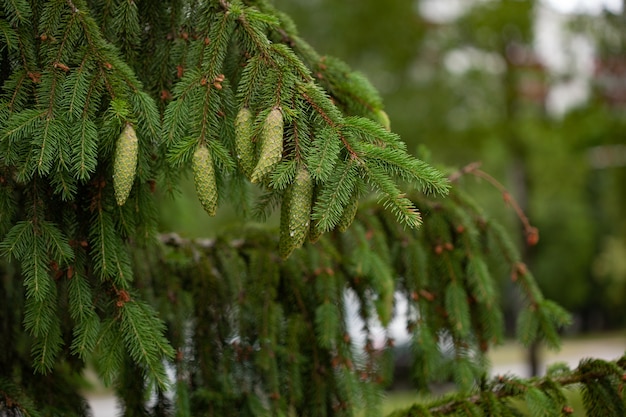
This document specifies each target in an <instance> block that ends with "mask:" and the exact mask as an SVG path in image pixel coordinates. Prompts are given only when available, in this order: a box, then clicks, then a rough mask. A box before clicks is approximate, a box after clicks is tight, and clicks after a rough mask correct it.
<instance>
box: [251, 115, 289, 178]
mask: <svg viewBox="0 0 626 417" xmlns="http://www.w3.org/2000/svg"><path fill="white" fill-rule="evenodd" d="M283 127H284V126H283V114H282V112H281V111H280V108H278V107H275V108H273V109H272V111H270V112H269V114H268V115H267V118H266V119H265V123H264V124H263V129H262V130H261V138H260V139H261V151H260V153H259V161H258V162H257V164H256V166H255V167H254V170H253V171H252V174H251V176H250V181H252V182H260V181H261V180H262V179H263V177H265V176H266V175H267V174H269V173H270V172H271V171H272V169H273V168H274V167H275V166H276V164H278V163H279V162H280V160H281V159H282V157H283Z"/></svg>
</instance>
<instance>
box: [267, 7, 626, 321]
mask: <svg viewBox="0 0 626 417" xmlns="http://www.w3.org/2000/svg"><path fill="white" fill-rule="evenodd" d="M275 3H276V5H277V7H278V8H279V9H281V10H283V11H285V12H287V14H289V15H290V16H291V17H292V18H293V19H294V20H295V23H296V25H297V26H298V28H299V30H300V34H301V35H302V37H303V38H304V39H306V40H308V41H309V42H310V43H312V44H313V46H314V47H315V48H316V49H317V50H318V51H319V52H320V53H321V54H328V55H333V56H336V57H339V58H341V59H343V60H345V61H347V62H348V64H350V65H351V66H352V67H353V68H354V69H357V70H359V71H361V72H363V73H364V74H365V75H366V76H367V77H368V78H369V79H370V80H371V81H372V82H373V84H374V85H375V86H376V87H377V88H378V89H379V91H380V92H381V94H382V96H383V100H384V103H385V109H386V111H387V113H388V114H389V116H390V118H391V122H392V130H393V131H394V132H397V133H399V134H400V135H401V136H402V138H403V139H404V140H405V141H406V142H407V143H408V144H409V148H410V149H412V150H413V151H414V153H415V154H417V155H418V156H420V157H422V158H426V159H428V160H429V162H431V163H434V164H435V165H440V166H444V167H448V168H453V169H458V168H460V167H462V166H465V165H467V164H469V163H472V162H477V161H478V162H481V163H482V169H483V170H484V171H486V172H488V173H489V174H491V175H492V176H494V177H495V178H497V179H498V180H499V181H500V182H502V183H503V184H504V185H505V187H506V188H507V189H508V190H509V191H510V193H511V194H512V195H513V196H514V198H515V199H516V200H517V201H518V202H519V204H520V206H522V208H523V209H524V211H525V212H526V214H527V216H528V217H529V219H530V222H531V223H532V225H533V226H536V227H537V228H538V229H539V233H540V240H539V243H538V245H536V246H535V247H533V248H532V250H528V251H527V253H525V257H526V260H527V262H528V264H529V265H530V266H531V268H532V270H533V271H534V273H535V275H536V277H537V279H538V281H539V282H540V284H541V287H542V289H543V291H544V293H545V295H546V296H547V297H549V298H551V299H553V300H555V301H557V302H558V303H560V304H561V305H562V306H564V307H565V308H567V309H568V310H569V311H571V312H572V313H573V315H574V325H573V326H572V327H571V328H570V329H568V330H567V331H568V332H570V333H580V332H598V331H611V330H616V329H623V328H624V327H625V326H626V10H625V9H626V7H625V3H626V1H624V0H542V1H539V0H535V1H533V0H393V1H384V2H383V1H379V0H359V1H356V0H346V1H336V0H277V1H276V2H275ZM463 185H464V186H465V187H469V188H470V189H471V190H472V193H473V194H474V195H475V197H476V199H477V200H478V201H479V202H480V203H481V204H482V205H483V206H484V207H485V209H486V211H488V212H489V213H490V214H492V215H496V216H497V217H498V218H499V219H500V220H501V221H503V222H505V223H506V224H507V225H508V226H509V228H510V230H516V228H520V226H519V220H517V218H516V217H515V214H514V212H513V210H511V209H510V207H507V206H506V204H505V203H504V202H503V201H502V194H501V193H500V192H499V191H497V190H496V189H494V188H492V187H491V186H490V185H488V184H487V183H485V182H482V183H480V182H478V181H476V180H474V179H472V178H466V179H465V180H464V182H463ZM522 243H523V242H522V235H521V233H520V244H522ZM503 281H506V279H503ZM505 291H506V288H505ZM503 306H505V307H507V306H512V303H510V302H509V300H506V299H505V300H504V303H503Z"/></svg>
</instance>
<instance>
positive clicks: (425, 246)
mask: <svg viewBox="0 0 626 417" xmlns="http://www.w3.org/2000/svg"><path fill="white" fill-rule="evenodd" d="M0 32H1V33H2V35H1V36H0V48H1V49H2V55H1V56H0V60H1V64H2V65H1V67H2V69H3V70H2V71H0V77H1V79H0V81H1V82H2V91H1V94H0V254H1V256H2V263H0V272H1V273H2V280H0V288H2V291H0V293H2V294H3V295H4V294H6V296H5V298H6V301H7V308H3V309H2V310H0V314H1V315H0V319H1V322H2V326H0V336H1V337H0V343H1V344H2V345H1V347H2V349H0V352H1V355H0V368H1V369H3V370H5V371H4V372H5V373H4V374H3V378H2V379H0V406H1V407H2V408H0V413H4V410H5V409H6V410H7V411H6V413H8V414H9V415H12V414H17V415H37V412H39V413H40V414H41V415H53V414H54V415H68V416H74V415H77V416H78V415H85V414H86V413H87V410H86V409H85V405H84V401H83V400H82V399H81V398H80V396H79V395H78V394H77V392H78V385H79V384H80V378H79V377H77V375H79V374H80V373H81V372H82V370H84V368H85V367H86V366H87V365H88V364H92V365H93V367H94V368H95V369H96V371H97V372H98V375H99V376H100V378H101V379H102V380H103V381H104V382H105V383H106V384H107V385H112V386H113V387H114V388H115V390H116V393H117V395H118V397H119V398H120V400H121V402H122V405H123V409H124V413H125V414H126V415H146V414H152V415H163V414H165V413H166V411H165V410H168V409H170V408H171V406H172V404H171V403H170V402H169V401H170V400H169V398H168V395H167V394H168V390H171V388H172V385H174V386H175V387H174V388H175V389H174V390H173V392H175V395H174V399H173V404H174V407H175V408H176V410H175V412H176V413H177V414H178V415H194V416H195V415H270V414H272V415H274V414H277V415H311V416H313V415H320V416H322V415H324V416H329V415H353V414H354V412H355V410H359V409H362V410H363V412H364V413H365V414H366V415H378V414H379V405H380V399H381V392H382V389H383V387H384V384H385V383H386V382H388V381H389V380H390V378H391V376H390V375H391V370H390V369H391V355H390V350H389V349H390V347H391V346H392V345H393V341H392V340H391V339H389V338H388V337H387V336H385V337H383V339H382V341H381V340H376V334H375V332H374V330H373V324H374V323H376V322H379V323H381V324H383V325H384V326H386V325H387V324H389V322H390V321H391V319H392V318H393V317H394V303H395V297H396V296H402V297H404V298H405V299H406V300H408V302H409V305H410V309H409V313H408V315H407V317H406V319H407V321H408V323H409V331H410V333H411V337H412V345H413V347H414V354H415V358H414V362H415V366H414V376H415V379H416V381H417V382H418V383H419V384H420V388H422V389H424V388H426V386H427V384H428V383H429V382H430V381H433V380H436V379H441V378H452V380H454V381H456V382H457V384H458V385H459V387H460V388H461V389H462V390H463V391H464V392H471V390H473V389H477V387H479V388H480V390H481V391H480V395H479V397H478V398H479V399H480V400H481V401H483V402H484V404H485V406H484V408H485V409H493V410H494V411H493V412H494V413H495V412H496V411H502V412H503V413H509V414H511V415H512V412H510V409H511V408H510V407H509V406H508V405H507V404H506V403H503V402H501V401H500V395H499V394H498V393H497V392H495V391H493V390H490V389H485V387H486V386H487V385H486V384H485V382H484V381H483V380H482V378H483V373H484V365H485V352H486V351H487V350H488V349H489V347H490V346H491V345H493V344H495V343H498V342H500V341H501V340H502V334H503V320H502V315H501V313H500V310H499V307H500V306H499V300H498V297H499V291H498V285H496V280H497V279H498V277H497V272H496V271H497V270H496V269H495V268H494V266H493V265H496V264H500V265H502V264H504V267H505V268H508V269H509V272H510V273H511V276H512V277H513V278H514V279H513V281H514V283H515V285H517V287H518V288H519V290H520V292H521V293H522V294H523V296H524V300H525V302H526V306H525V307H526V309H525V310H524V313H523V314H522V315H521V316H520V322H519V323H520V324H519V329H520V333H519V334H518V337H519V338H520V340H521V341H523V342H525V343H534V342H536V341H538V340H542V339H545V340H546V341H547V342H548V344H550V345H552V346H556V345H558V336H557V330H558V328H559V327H560V326H562V325H564V324H565V323H566V322H567V320H568V316H567V314H566V313H565V312H564V311H563V310H562V309H561V308H560V307H558V306H557V305H556V304H554V303H552V302H550V301H548V300H546V299H544V298H543V296H542V294H541V292H540V291H539V288H538V286H537V284H536V282H535V281H534V278H533V277H532V275H531V274H530V273H529V272H528V270H527V269H526V267H525V266H524V264H523V263H521V259H520V256H519V254H518V253H517V251H516V249H515V246H514V245H512V244H511V242H510V241H509V240H508V237H507V235H506V233H504V232H503V230H502V229H501V228H500V227H499V226H498V225H497V224H496V223H495V222H492V221H491V220H488V219H486V218H485V216H484V215H483V213H482V212H480V210H479V209H478V208H477V207H476V205H475V204H474V203H473V202H472V201H471V199H469V198H468V197H467V196H465V195H464V194H463V193H462V191H461V190H460V189H454V190H453V192H452V193H451V195H450V197H449V198H447V199H439V198H438V197H440V196H442V195H444V194H447V193H448V191H449V189H450V185H449V180H448V179H447V178H446V177H445V176H444V175H443V174H442V173H441V172H440V171H439V170H437V169H435V168H433V167H431V166H430V165H429V164H427V163H425V162H423V161H421V160H419V159H417V158H415V157H414V156H412V155H411V154H410V153H409V152H408V150H407V147H406V145H405V144H404V142H403V141H402V140H401V139H400V138H399V136H398V135H396V134H394V133H392V132H390V131H389V123H388V119H386V117H385V116H384V115H385V114H384V111H383V109H382V103H381V99H380V97H379V95H378V93H377V92H376V90H375V89H374V88H373V87H372V85H371V84H370V83H369V82H368V81H367V80H366V79H365V77H363V76H362V75H361V74H359V73H355V72H353V71H352V70H351V69H350V68H349V67H348V66H347V65H346V64H344V63H342V62H341V61H339V60H337V59H334V58H330V57H321V56H319V55H318V54H317V53H316V52H315V51H314V50H313V48H312V47H311V46H309V45H308V44H307V43H306V42H304V41H303V40H302V39H301V38H300V37H299V36H298V34H297V32H296V30H295V27H294V25H293V23H292V22H291V21H290V20H289V18H288V17H287V16H285V15H284V14H282V13H280V12H278V11H277V10H275V9H274V8H273V7H272V6H270V5H269V4H268V3H267V2H265V1H263V0H259V1H245V2H244V1H238V0H234V1H232V2H225V1H221V0H210V1H202V2H197V1H180V0H171V1H165V2H161V4H160V7H154V5H151V4H149V3H148V2H133V1H123V0H119V1H117V0H116V1H101V0H94V1H89V2H87V1H84V0H73V1H57V0H48V1H43V0H30V1H27V0H19V1H18V0H14V1H4V2H2V11H1V12H0ZM120 133H121V134H120ZM128 139H131V140H130V142H129V141H128ZM190 168H191V171H192V172H193V175H194V177H195V180H196V189H197V192H198V196H199V200H200V202H201V203H202V204H203V205H204V207H205V209H206V211H208V212H209V214H214V212H216V210H217V204H218V203H222V202H234V203H235V204H237V203H239V202H248V201H253V203H252V204H254V205H256V206H257V211H259V212H261V214H264V215H266V216H267V215H268V214H269V213H270V212H271V211H272V210H274V209H276V208H278V207H279V206H280V210H279V211H280V216H281V219H280V222H281V228H280V231H279V232H278V233H277V231H276V230H275V229H273V228H271V227H267V228H265V227H260V226H258V225H255V224H253V223H246V224H244V225H243V226H242V227H238V228H235V229H233V230H231V231H229V232H224V233H223V234H222V235H220V236H218V237H216V238H215V239H213V240H197V241H190V240H187V239H183V238H180V237H178V236H177V235H176V234H172V235H168V236H163V235H161V236H160V240H159V239H157V234H156V228H157V218H158V214H159V213H158V204H157V196H156V195H155V191H156V190H161V189H163V190H166V191H171V190H172V189H174V188H176V186H177V185H178V183H179V182H180V180H181V178H182V177H181V174H185V173H186V172H188V171H189V170H190ZM370 194H373V196H374V197H375V198H378V200H377V202H374V201H375V200H371V199H368V200H367V201H368V202H367V203H365V204H362V205H361V204H360V203H361V200H362V199H365V198H366V197H369V195H370ZM238 208H239V209H241V210H240V211H241V212H244V213H245V212H247V211H248V209H249V207H247V206H244V207H238ZM422 213H428V215H429V219H428V221H427V222H425V224H424V225H422ZM246 220H247V219H246ZM420 225H422V226H421V228H418V226H420ZM407 226H408V227H407ZM340 231H343V233H340ZM307 238H308V240H310V241H311V242H314V241H317V244H312V243H306V240H307ZM300 247H301V249H300V250H298V248H300ZM347 297H352V298H353V299H354V303H353V304H354V305H355V306H356V307H357V309H358V313H357V315H358V319H359V322H360V323H361V326H362V329H361V330H362V334H363V337H364V338H365V341H364V342H363V343H360V342H357V341H355V340H353V338H352V335H351V334H350V331H351V330H353V329H351V328H349V326H348V319H349V314H350V313H349V311H348V310H349V303H348V301H347ZM9 305H10V307H11V308H9ZM18 323H19V324H20V325H18ZM13 340H15V342H13ZM7 341H8V342H7ZM381 342H382V343H381ZM448 358H451V360H450V361H447V359H448ZM445 364H447V366H445ZM600 365H602V366H600ZM619 366H621V365H615V366H613V365H610V364H609V365H607V364H606V363H603V364H600V363H599V362H598V363H596V362H593V363H592V362H590V363H589V364H588V367H589V368H590V371H589V372H592V374H593V375H596V374H595V372H602V375H601V377H600V376H598V377H594V379H593V380H590V381H591V382H590V383H589V384H588V385H589V387H588V388H587V391H586V392H587V394H585V395H586V397H587V398H588V399H589V401H595V400H596V398H597V397H602V398H603V402H602V403H601V405H598V406H597V407H599V408H598V410H600V411H599V412H605V411H607V410H611V411H616V410H617V411H620V410H621V411H623V406H622V408H619V407H618V406H617V405H616V404H615V401H616V398H617V396H618V394H617V391H616V387H615V383H616V380H617V379H618V370H619ZM596 368H597V369H599V371H597V370H596ZM170 369H171V370H172V372H173V373H174V376H175V382H174V383H173V381H171V380H170V378H169V376H168V372H166V370H167V371H169V370H170ZM33 374H37V375H36V376H35V377H33ZM585 375H588V373H586V374H585ZM5 376H6V377H5ZM594 381H599V383H598V384H596V383H594ZM500 383H501V384H502V385H506V387H509V386H510V385H511V386H512V385H514V384H509V383H508V382H507V383H504V382H502V381H501V382H500ZM521 384H522V385H523V386H524V387H526V389H525V390H523V389H520V390H519V392H518V393H521V392H522V391H523V392H525V393H526V395H525V399H526V401H527V402H528V405H529V407H530V408H531V409H537V410H539V409H541V407H542V406H543V405H550V404H552V402H556V401H557V400H558V401H561V400H560V398H561V397H560V396H559V395H558V392H559V391H558V390H557V389H555V388H554V387H555V386H556V383H554V384H551V385H549V384H548V385H549V387H548V388H546V389H545V390H544V389H539V388H542V387H539V388H535V387H533V386H531V385H530V384H532V382H524V383H521ZM524 384H526V385H524ZM55 389H56V390H58V391H59V395H52V393H51V390H55ZM550 390H552V391H550ZM553 391H554V392H553ZM516 392H517V391H516ZM551 393H552V394H551ZM555 393H556V394H555ZM151 396H154V398H155V399H156V405H155V407H154V409H153V410H148V409H147V406H146V400H147V399H148V398H150V397H151ZM555 398H556V399H555ZM455 404H456V403H455ZM458 405H459V407H460V408H461V409H465V410H469V411H468V412H472V413H474V414H475V413H476V412H477V408H476V406H480V405H479V401H478V400H475V397H473V396H472V397H469V398H467V399H465V400H464V401H459V402H458ZM431 411H432V410H431ZM431 411H429V408H428V407H425V406H420V405H416V406H415V407H414V413H418V414H419V413H421V414H423V415H428V413H431ZM431 414H432V413H431ZM504 415H506V414H504Z"/></svg>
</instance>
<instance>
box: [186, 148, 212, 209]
mask: <svg viewBox="0 0 626 417" xmlns="http://www.w3.org/2000/svg"><path fill="white" fill-rule="evenodd" d="M191 167H192V169H193V181H194V183H195V185H196V194H197V195H198V200H200V203H201V204H202V207H204V210H205V211H206V212H207V213H208V214H209V216H215V212H216V211H217V184H216V182H215V168H214V167H213V158H212V157H211V153H210V152H209V149H208V148H207V147H206V146H205V145H200V146H198V148H197V149H196V151H195V152H194V154H193V160H192V162H191Z"/></svg>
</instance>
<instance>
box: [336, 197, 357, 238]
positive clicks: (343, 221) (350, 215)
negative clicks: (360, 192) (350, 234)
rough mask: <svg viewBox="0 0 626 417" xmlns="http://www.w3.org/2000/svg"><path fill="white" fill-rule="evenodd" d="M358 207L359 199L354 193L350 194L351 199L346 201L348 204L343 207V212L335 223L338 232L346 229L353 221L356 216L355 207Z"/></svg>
mask: <svg viewBox="0 0 626 417" xmlns="http://www.w3.org/2000/svg"><path fill="white" fill-rule="evenodd" d="M358 208H359V199H358V198H357V196H356V194H354V195H353V196H352V200H350V202H349V203H348V205H347V206H346V207H345V208H344V209H343V213H342V214H341V217H340V218H339V223H338V224H337V229H338V230H339V231H340V232H345V231H346V230H348V228H349V227H350V225H351V224H352V222H353V221H354V217H355V216H356V212H357V209H358Z"/></svg>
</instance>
